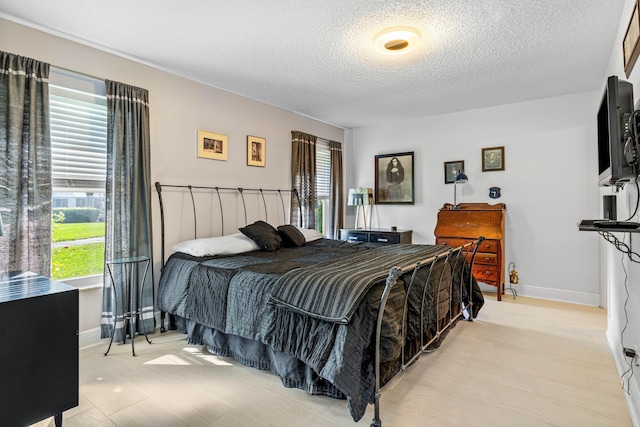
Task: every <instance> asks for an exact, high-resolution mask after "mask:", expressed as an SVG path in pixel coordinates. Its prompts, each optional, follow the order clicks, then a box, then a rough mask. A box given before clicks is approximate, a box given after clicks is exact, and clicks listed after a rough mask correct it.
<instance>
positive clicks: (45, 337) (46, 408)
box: [0, 272, 79, 427]
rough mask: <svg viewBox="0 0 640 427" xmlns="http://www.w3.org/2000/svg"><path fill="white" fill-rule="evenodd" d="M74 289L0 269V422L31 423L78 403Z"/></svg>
mask: <svg viewBox="0 0 640 427" xmlns="http://www.w3.org/2000/svg"><path fill="white" fill-rule="evenodd" d="M78 313H79V312H78V289H77V288H75V287H72V286H69V285H66V284H64V283H61V282H57V281H55V280H51V279H48V278H46V277H42V276H39V275H37V274H34V273H29V272H10V273H0V384H2V387H0V424H1V425H6V426H24V425H31V424H34V423H36V422H38V421H41V420H43V419H45V418H47V417H50V416H53V417H54V419H55V425H56V426H57V427H60V426H62V413H63V412H64V411H66V410H68V409H71V408H73V407H75V406H78V355H79V353H78V350H79V349H78Z"/></svg>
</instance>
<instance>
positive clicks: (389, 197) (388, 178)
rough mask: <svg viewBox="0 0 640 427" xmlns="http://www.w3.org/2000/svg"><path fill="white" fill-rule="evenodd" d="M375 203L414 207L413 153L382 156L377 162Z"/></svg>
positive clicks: (377, 157)
mask: <svg viewBox="0 0 640 427" xmlns="http://www.w3.org/2000/svg"><path fill="white" fill-rule="evenodd" d="M375 162H376V163H375V169H376V176H375V184H376V188H375V203H376V204H388V205H412V204H413V203H414V183H413V151H411V152H408V153H396V154H380V155H378V156H376V160H375Z"/></svg>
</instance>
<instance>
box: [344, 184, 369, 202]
mask: <svg viewBox="0 0 640 427" xmlns="http://www.w3.org/2000/svg"><path fill="white" fill-rule="evenodd" d="M372 204H373V189H372V188H367V187H362V188H350V189H349V197H348V200H347V206H367V205H372Z"/></svg>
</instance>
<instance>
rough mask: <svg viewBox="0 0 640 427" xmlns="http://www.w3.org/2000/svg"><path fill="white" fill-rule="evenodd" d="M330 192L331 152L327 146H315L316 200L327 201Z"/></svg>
mask: <svg viewBox="0 0 640 427" xmlns="http://www.w3.org/2000/svg"><path fill="white" fill-rule="evenodd" d="M330 190H331V151H330V150H329V146H328V145H324V144H316V198H317V199H328V198H329V192H330Z"/></svg>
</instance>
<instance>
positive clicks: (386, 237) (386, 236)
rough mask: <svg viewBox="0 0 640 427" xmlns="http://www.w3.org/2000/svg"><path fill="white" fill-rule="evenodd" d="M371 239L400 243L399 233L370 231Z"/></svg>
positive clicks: (372, 240) (380, 241)
mask: <svg viewBox="0 0 640 427" xmlns="http://www.w3.org/2000/svg"><path fill="white" fill-rule="evenodd" d="M369 241H370V242H373V243H400V235H399V234H398V233H369Z"/></svg>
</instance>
